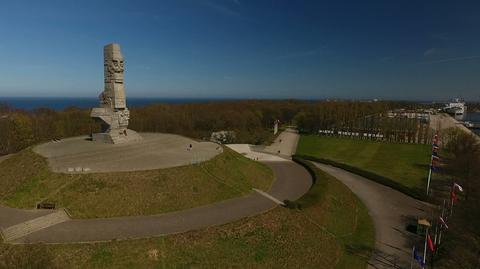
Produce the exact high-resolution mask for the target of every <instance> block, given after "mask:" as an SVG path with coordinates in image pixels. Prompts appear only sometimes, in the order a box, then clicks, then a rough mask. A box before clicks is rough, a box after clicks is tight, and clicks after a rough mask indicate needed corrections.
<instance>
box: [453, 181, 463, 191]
mask: <svg viewBox="0 0 480 269" xmlns="http://www.w3.org/2000/svg"><path fill="white" fill-rule="evenodd" d="M455 189H457V190H459V191H460V192H463V188H462V186H460V185H458V184H457V183H453V190H455Z"/></svg>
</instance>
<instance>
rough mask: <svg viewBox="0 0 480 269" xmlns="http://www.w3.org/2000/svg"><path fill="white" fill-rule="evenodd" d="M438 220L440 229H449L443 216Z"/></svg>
mask: <svg viewBox="0 0 480 269" xmlns="http://www.w3.org/2000/svg"><path fill="white" fill-rule="evenodd" d="M438 220H439V221H440V227H445V228H447V229H448V225H447V223H446V222H445V220H444V219H443V218H442V216H440V217H438Z"/></svg>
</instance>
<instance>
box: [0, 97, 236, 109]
mask: <svg viewBox="0 0 480 269" xmlns="http://www.w3.org/2000/svg"><path fill="white" fill-rule="evenodd" d="M228 100H235V99H208V98H205V99H201V98H197V99H195V98H135V97H129V98H128V100H127V105H128V107H142V106H146V105H149V104H157V103H163V104H186V103H207V102H212V101H228ZM2 103H3V104H7V105H9V106H10V107H13V108H18V109H24V110H30V111H31V110H35V109H37V108H50V109H53V110H57V111H60V110H63V109H65V108H68V107H78V108H91V107H95V106H97V105H98V98H70V97H64V98H62V97H0V104H2Z"/></svg>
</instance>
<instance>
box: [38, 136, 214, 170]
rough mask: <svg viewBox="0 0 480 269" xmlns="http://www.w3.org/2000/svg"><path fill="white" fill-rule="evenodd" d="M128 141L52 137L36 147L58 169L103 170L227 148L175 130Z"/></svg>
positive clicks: (158, 164) (187, 160) (192, 158)
mask: <svg viewBox="0 0 480 269" xmlns="http://www.w3.org/2000/svg"><path fill="white" fill-rule="evenodd" d="M140 135H141V136H142V137H143V140H141V141H133V142H130V143H126V144H105V143H102V142H98V141H97V142H94V141H91V140H89V139H88V137H87V136H80V137H73V138H67V139H63V140H60V141H52V142H49V143H45V144H42V145H39V146H36V147H35V148H34V151H35V152H36V153H38V154H40V155H42V156H44V157H46V158H47V159H48V164H49V166H50V168H51V169H52V170H53V171H54V172H59V173H99V172H125V171H139V170H151V169H161V168H168V167H175V166H182V165H189V164H194V163H199V162H203V161H206V160H209V159H211V158H213V157H215V156H216V155H218V154H220V153H222V152H223V149H222V147H221V146H219V145H217V144H215V143H211V142H198V141H195V140H192V139H190V138H186V137H183V136H180V135H174V134H162V133H142V134H140Z"/></svg>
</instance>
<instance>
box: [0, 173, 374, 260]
mask: <svg viewBox="0 0 480 269" xmlns="http://www.w3.org/2000/svg"><path fill="white" fill-rule="evenodd" d="M312 169H313V171H315V175H316V184H315V185H314V187H312V188H311V190H310V191H309V194H308V195H307V196H305V197H304V198H302V199H300V200H299V201H298V202H299V203H302V204H303V205H304V206H303V207H302V208H303V209H302V210H291V209H287V208H282V207H278V208H276V209H274V210H271V211H269V212H267V213H264V214H262V215H259V216H255V217H251V218H246V219H243V220H240V221H237V222H233V223H230V224H226V225H222V226H217V227H211V228H208V229H203V230H200V231H192V232H188V233H183V234H177V235H171V236H164V237H160V238H152V239H143V240H130V241H118V242H110V243H95V244H77V245H43V246H41V245H32V246H19V245H4V244H3V245H2V244H0V260H2V255H3V257H7V256H8V257H11V258H10V260H12V261H11V263H12V264H14V263H15V262H16V261H17V260H18V262H19V263H21V262H24V261H25V259H26V258H28V257H25V255H24V254H25V253H28V255H42V257H44V256H45V255H48V256H49V257H50V261H51V264H49V267H50V268H55V267H59V268H64V267H68V268H338V269H342V268H345V269H347V268H365V267H366V263H367V260H368V259H369V256H370V251H371V248H372V246H373V237H374V232H373V224H372V221H371V219H370V217H369V216H368V214H367V210H366V209H365V207H364V206H363V204H362V203H361V202H360V201H359V200H358V199H357V198H356V196H355V195H354V194H353V193H352V192H351V191H350V190H349V189H348V188H346V187H345V186H344V185H343V184H342V183H341V182H339V181H337V180H336V179H335V178H332V177H331V176H328V175H327V174H325V173H324V172H322V171H320V170H318V169H316V168H312ZM36 247H39V248H42V249H43V251H41V252H38V251H37V252H35V251H26V250H25V248H29V250H32V248H36ZM2 253H3V254H2ZM17 253H20V254H17ZM35 253H37V254H35ZM28 255H27V256H28ZM15 257H17V260H16V259H15ZM26 260H31V261H32V262H33V261H37V260H36V259H33V258H30V259H26Z"/></svg>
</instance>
